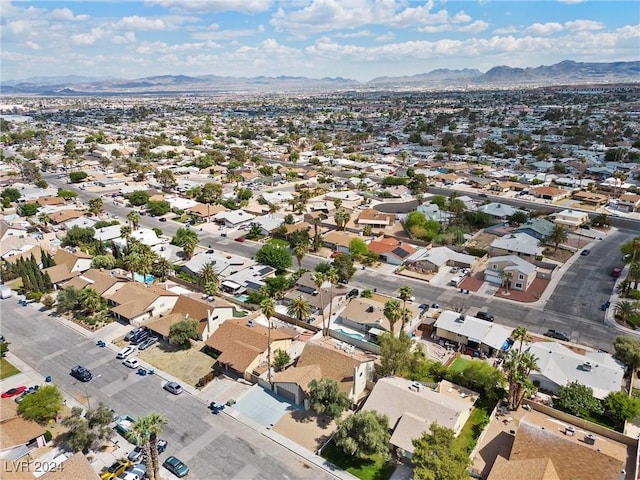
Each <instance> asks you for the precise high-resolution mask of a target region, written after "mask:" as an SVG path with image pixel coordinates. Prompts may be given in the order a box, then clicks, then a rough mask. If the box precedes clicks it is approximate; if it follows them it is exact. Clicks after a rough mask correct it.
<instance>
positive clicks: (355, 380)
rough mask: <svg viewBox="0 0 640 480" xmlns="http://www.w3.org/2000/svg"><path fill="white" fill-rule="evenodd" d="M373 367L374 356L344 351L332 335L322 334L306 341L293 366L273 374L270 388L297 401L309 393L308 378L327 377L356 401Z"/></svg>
mask: <svg viewBox="0 0 640 480" xmlns="http://www.w3.org/2000/svg"><path fill="white" fill-rule="evenodd" d="M374 368H375V357H374V356H371V355H367V354H363V353H360V352H358V351H348V352H347V351H344V350H342V349H339V348H338V346H337V345H336V343H335V341H334V340H333V339H331V340H329V339H327V338H323V339H322V340H318V341H310V342H308V343H307V344H306V345H305V347H304V350H302V354H301V355H300V357H299V358H298V360H297V362H296V364H295V366H294V367H291V368H288V369H286V370H285V371H283V372H279V373H276V374H275V375H274V377H273V382H274V391H275V393H276V394H278V395H281V396H283V397H285V398H288V399H289V400H291V401H293V402H294V403H296V404H298V405H300V404H302V403H303V402H304V401H305V399H306V397H307V395H308V393H309V383H310V382H311V381H312V380H320V379H322V378H330V379H333V380H335V381H336V382H337V383H338V387H339V388H340V391H342V392H344V393H346V394H347V395H348V397H349V399H350V400H351V401H352V402H353V403H357V402H358V401H359V400H360V399H361V398H362V397H363V394H364V392H365V391H366V388H367V382H370V381H372V380H373V374H374ZM307 406H308V405H307Z"/></svg>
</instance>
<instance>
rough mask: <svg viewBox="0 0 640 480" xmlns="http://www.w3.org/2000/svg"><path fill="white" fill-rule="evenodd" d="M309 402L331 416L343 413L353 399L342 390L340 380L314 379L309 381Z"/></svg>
mask: <svg viewBox="0 0 640 480" xmlns="http://www.w3.org/2000/svg"><path fill="white" fill-rule="evenodd" d="M309 402H310V404H311V408H312V409H313V410H314V411H315V412H316V413H320V414H325V415H327V416H329V417H331V418H336V417H339V416H340V415H342V412H344V411H345V410H346V409H347V408H348V407H349V405H350V404H351V401H350V400H349V397H348V396H347V394H346V393H345V392H343V391H341V390H340V387H339V385H338V382H336V381H335V380H333V379H332V378H321V379H320V380H316V379H313V380H311V382H310V383H309Z"/></svg>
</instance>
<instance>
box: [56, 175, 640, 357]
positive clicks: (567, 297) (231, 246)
mask: <svg viewBox="0 0 640 480" xmlns="http://www.w3.org/2000/svg"><path fill="white" fill-rule="evenodd" d="M45 178H46V180H47V181H49V183H51V184H52V185H55V186H57V187H62V188H71V189H74V190H75V191H77V192H78V198H79V199H80V200H82V201H85V202H86V201H88V200H90V199H92V198H95V197H96V194H95V193H92V192H88V191H86V190H79V189H78V188H77V187H76V186H75V185H68V184H66V183H65V181H64V179H59V178H57V176H55V175H46V176H45ZM525 203H526V202H525ZM529 203H530V202H529ZM529 206H530V205H529ZM104 210H105V212H106V213H107V214H110V215H115V216H116V217H118V218H120V219H126V215H127V213H128V212H129V211H130V209H129V208H126V207H124V206H119V205H113V202H111V201H110V200H109V199H105V202H104ZM614 220H615V221H618V220H621V219H620V218H616V219H614ZM140 223H141V225H142V226H144V227H147V228H153V227H158V228H160V229H161V230H162V231H163V233H164V234H165V235H167V236H173V235H174V234H175V232H176V231H177V229H178V228H180V227H181V226H182V225H180V224H177V223H176V222H172V221H168V222H160V221H159V220H158V219H157V218H153V217H149V216H142V217H141V222H140ZM625 225H626V224H625ZM195 228H196V229H197V228H198V227H195ZM639 231H640V230H638V228H636V227H635V226H634V227H633V228H631V229H621V230H617V232H614V233H612V234H611V235H609V236H608V237H607V238H605V240H603V241H601V242H598V243H597V244H596V245H595V246H594V247H593V248H592V249H591V254H590V255H589V256H586V257H580V258H579V259H578V261H576V262H575V263H574V264H573V265H572V266H571V267H569V269H568V270H567V271H566V272H565V274H564V276H563V277H562V279H561V280H560V282H559V284H558V285H557V286H556V288H555V291H554V293H553V294H552V296H551V298H550V299H549V300H548V302H547V303H546V305H544V306H540V305H535V304H534V305H528V304H518V303H515V302H510V301H508V300H501V299H497V298H495V297H490V298H488V297H484V296H479V295H474V294H469V295H464V294H460V293H459V291H458V290H457V289H456V288H453V287H437V286H433V285H429V284H427V283H425V282H423V281H420V280H413V279H410V278H406V277H400V276H397V275H391V274H381V273H380V272H379V271H377V270H374V269H366V270H357V271H356V273H355V275H354V277H353V278H352V280H351V282H350V285H352V286H354V287H357V288H360V289H371V290H373V289H377V291H378V292H380V293H385V294H388V295H397V293H398V292H399V289H400V287H401V286H402V285H409V286H410V287H411V288H412V290H413V294H414V296H415V297H416V302H418V303H439V304H440V305H441V306H442V307H444V308H454V309H456V308H460V309H463V310H467V309H469V308H472V307H477V308H482V309H490V310H491V312H492V313H493V314H494V315H495V316H496V319H497V321H498V322H500V323H503V324H505V325H508V326H512V327H517V326H525V327H526V328H528V329H529V330H530V331H531V332H536V333H544V332H545V331H546V330H547V329H549V328H553V329H557V330H564V331H566V332H567V333H569V334H570V335H571V338H572V340H573V341H574V342H577V343H582V344H584V345H588V346H590V347H593V348H597V349H602V350H607V351H611V349H612V344H613V341H614V340H615V338H616V337H617V336H618V335H619V334H620V332H619V331H618V330H616V329H615V328H613V327H611V326H609V325H605V323H604V313H603V312H602V311H600V305H601V304H602V303H604V302H605V301H607V300H608V298H609V296H610V294H611V290H612V288H613V280H612V279H611V277H610V275H609V273H610V272H611V269H612V268H613V267H615V266H618V267H619V266H621V261H620V256H619V252H620V245H621V244H622V243H624V242H625V241H626V240H628V239H630V238H632V237H633V236H635V235H638V232H639ZM198 233H199V235H200V244H201V245H203V246H209V245H210V246H212V247H213V248H219V249H220V250H223V251H226V252H228V253H232V254H235V255H241V256H244V257H253V256H254V255H255V253H256V251H257V250H258V249H259V248H260V247H261V246H262V245H261V244H260V243H257V242H251V241H246V242H242V243H241V242H235V241H234V240H233V237H234V235H230V236H229V237H221V236H219V235H213V234H210V233H208V232H207V231H198ZM235 236H237V235H235ZM325 261H327V259H324V258H320V257H316V256H313V255H307V256H305V258H304V260H303V267H304V268H307V269H309V270H313V269H314V268H315V267H316V266H317V265H318V264H319V263H321V262H325Z"/></svg>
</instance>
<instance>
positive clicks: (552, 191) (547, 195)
mask: <svg viewBox="0 0 640 480" xmlns="http://www.w3.org/2000/svg"><path fill="white" fill-rule="evenodd" d="M529 195H533V196H534V197H536V198H540V199H542V200H549V201H550V202H552V203H553V202H557V201H558V200H562V199H563V198H567V197H568V196H569V195H571V191H569V190H564V189H562V188H555V187H533V188H531V189H529Z"/></svg>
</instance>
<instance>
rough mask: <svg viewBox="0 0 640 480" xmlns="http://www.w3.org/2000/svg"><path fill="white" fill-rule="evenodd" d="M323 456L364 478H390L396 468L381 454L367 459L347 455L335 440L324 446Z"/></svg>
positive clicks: (382, 479)
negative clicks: (337, 445)
mask: <svg viewBox="0 0 640 480" xmlns="http://www.w3.org/2000/svg"><path fill="white" fill-rule="evenodd" d="M322 458H326V459H327V460H329V461H330V462H331V463H333V464H334V465H337V466H338V467H340V468H342V469H343V470H346V471H347V472H349V473H350V474H351V475H354V476H356V477H358V478H361V479H362V480H388V479H389V478H391V475H392V474H393V471H394V470H395V468H396V467H395V465H393V463H390V462H387V458H385V457H382V456H381V455H376V456H373V457H369V458H365V459H360V458H355V457H352V456H350V455H347V454H345V453H344V452H343V451H342V450H340V449H339V448H338V447H336V445H335V444H334V443H333V442H331V443H329V444H328V445H327V446H326V447H324V449H323V450H322Z"/></svg>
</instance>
